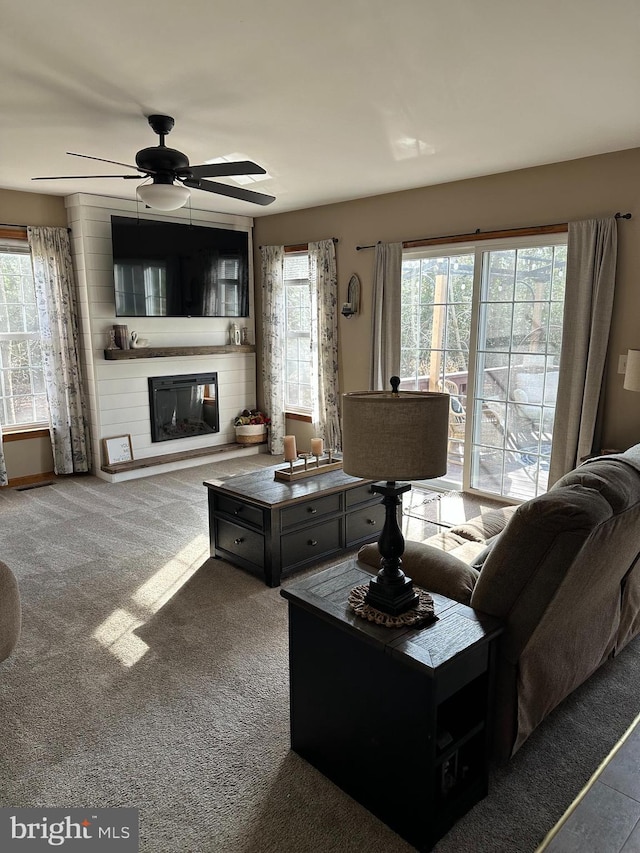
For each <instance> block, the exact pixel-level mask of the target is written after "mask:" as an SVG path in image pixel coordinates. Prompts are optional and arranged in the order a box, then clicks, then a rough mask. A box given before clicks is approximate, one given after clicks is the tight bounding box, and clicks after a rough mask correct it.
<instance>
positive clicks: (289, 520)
mask: <svg viewBox="0 0 640 853" xmlns="http://www.w3.org/2000/svg"><path fill="white" fill-rule="evenodd" d="M341 509H342V495H340V494H335V495H327V496H326V497H324V498H315V499H313V498H310V499H309V500H307V501H305V502H304V503H300V504H296V505H295V506H288V507H286V509H283V510H282V513H281V514H280V518H281V525H282V529H283V530H286V529H287V528H288V527H294V526H295V525H296V524H302V523H304V522H305V521H307V522H312V521H315V520H316V519H317V518H320V517H321V516H323V515H331V514H332V513H334V512H340V510H341Z"/></svg>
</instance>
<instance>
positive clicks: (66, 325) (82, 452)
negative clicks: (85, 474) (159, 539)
mask: <svg viewBox="0 0 640 853" xmlns="http://www.w3.org/2000/svg"><path fill="white" fill-rule="evenodd" d="M27 235H28V239H29V247H30V249H31V262H32V265H33V278H34V282H35V289H36V300H37V303H38V314H39V317H40V332H41V335H42V353H43V361H44V376H45V387H46V391H47V401H48V404H49V431H50V433H51V445H52V448H53V466H54V470H55V472H56V474H74V473H78V472H82V471H88V470H89V448H88V439H87V428H86V414H85V411H86V410H85V403H84V395H83V391H82V376H81V372H80V360H79V346H78V322H77V316H76V306H75V301H74V280H73V268H72V266H71V248H70V243H69V234H68V232H67V229H66V228H28V229H27Z"/></svg>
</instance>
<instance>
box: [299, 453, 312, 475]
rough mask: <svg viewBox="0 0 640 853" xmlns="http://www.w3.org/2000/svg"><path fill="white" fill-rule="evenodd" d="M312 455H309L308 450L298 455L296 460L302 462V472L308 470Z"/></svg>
mask: <svg viewBox="0 0 640 853" xmlns="http://www.w3.org/2000/svg"><path fill="white" fill-rule="evenodd" d="M312 455H313V454H311V453H309V451H308V450H305V451H303V452H302V453H298V459H303V460H304V470H305V471H307V470H308V468H309V460H310V459H311V456H312Z"/></svg>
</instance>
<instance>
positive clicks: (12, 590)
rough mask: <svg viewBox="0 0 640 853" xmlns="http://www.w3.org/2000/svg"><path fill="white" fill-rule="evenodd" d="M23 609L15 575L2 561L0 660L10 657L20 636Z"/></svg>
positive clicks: (0, 563)
mask: <svg viewBox="0 0 640 853" xmlns="http://www.w3.org/2000/svg"><path fill="white" fill-rule="evenodd" d="M21 622H22V610H21V605H20V592H19V590H18V582H17V580H16V578H15V575H14V574H13V572H12V571H11V569H10V568H9V566H7V565H6V563H3V562H0V661H3V660H4V659H5V658H8V657H9V655H10V654H11V652H12V651H13V650H14V648H15V646H16V643H17V642H18V639H19V637H20V627H21Z"/></svg>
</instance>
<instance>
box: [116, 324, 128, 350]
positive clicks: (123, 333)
mask: <svg viewBox="0 0 640 853" xmlns="http://www.w3.org/2000/svg"><path fill="white" fill-rule="evenodd" d="M113 330H114V332H115V333H116V344H117V346H118V349H122V350H124V349H129V327H128V326H123V325H114V327H113Z"/></svg>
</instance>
